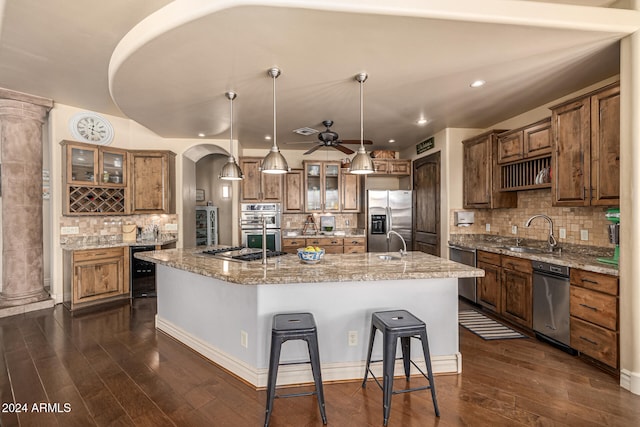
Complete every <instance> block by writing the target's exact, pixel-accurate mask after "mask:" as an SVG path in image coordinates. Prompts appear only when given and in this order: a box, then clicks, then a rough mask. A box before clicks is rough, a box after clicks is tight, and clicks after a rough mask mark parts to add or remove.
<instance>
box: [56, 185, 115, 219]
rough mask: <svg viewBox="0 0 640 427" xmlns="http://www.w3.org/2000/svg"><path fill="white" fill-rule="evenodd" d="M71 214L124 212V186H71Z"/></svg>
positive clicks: (69, 210) (69, 211)
mask: <svg viewBox="0 0 640 427" xmlns="http://www.w3.org/2000/svg"><path fill="white" fill-rule="evenodd" d="M68 193H69V209H68V213H69V214H75V215H78V214H96V213H100V214H105V215H107V214H124V213H125V202H124V188H108V187H85V186H73V185H70V186H69V192H68Z"/></svg>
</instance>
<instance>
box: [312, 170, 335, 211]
mask: <svg viewBox="0 0 640 427" xmlns="http://www.w3.org/2000/svg"><path fill="white" fill-rule="evenodd" d="M304 174H305V176H304V179H305V207H306V209H305V211H306V212H339V211H340V162H304Z"/></svg>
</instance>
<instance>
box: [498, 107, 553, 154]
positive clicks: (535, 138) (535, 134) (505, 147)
mask: <svg viewBox="0 0 640 427" xmlns="http://www.w3.org/2000/svg"><path fill="white" fill-rule="evenodd" d="M550 155H551V118H550V117H549V118H546V119H544V120H540V121H538V122H535V123H533V124H530V125H528V126H524V127H521V128H518V129H513V130H510V131H507V132H504V133H501V134H500V135H498V164H504V163H511V162H516V161H519V160H524V159H531V158H535V157H541V156H550Z"/></svg>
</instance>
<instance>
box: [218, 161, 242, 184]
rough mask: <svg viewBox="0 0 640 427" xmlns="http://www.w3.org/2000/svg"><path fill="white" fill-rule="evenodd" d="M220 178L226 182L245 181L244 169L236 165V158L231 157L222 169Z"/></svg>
mask: <svg viewBox="0 0 640 427" xmlns="http://www.w3.org/2000/svg"><path fill="white" fill-rule="evenodd" d="M219 178H220V179H223V180H225V181H240V180H242V179H244V174H243V173H242V169H240V166H238V163H236V158H235V157H233V156H229V161H228V162H227V163H225V165H224V166H223V167H222V171H220V176H219Z"/></svg>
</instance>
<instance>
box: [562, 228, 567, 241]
mask: <svg viewBox="0 0 640 427" xmlns="http://www.w3.org/2000/svg"><path fill="white" fill-rule="evenodd" d="M560 238H561V239H566V238H567V229H566V228H561V229H560Z"/></svg>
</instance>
